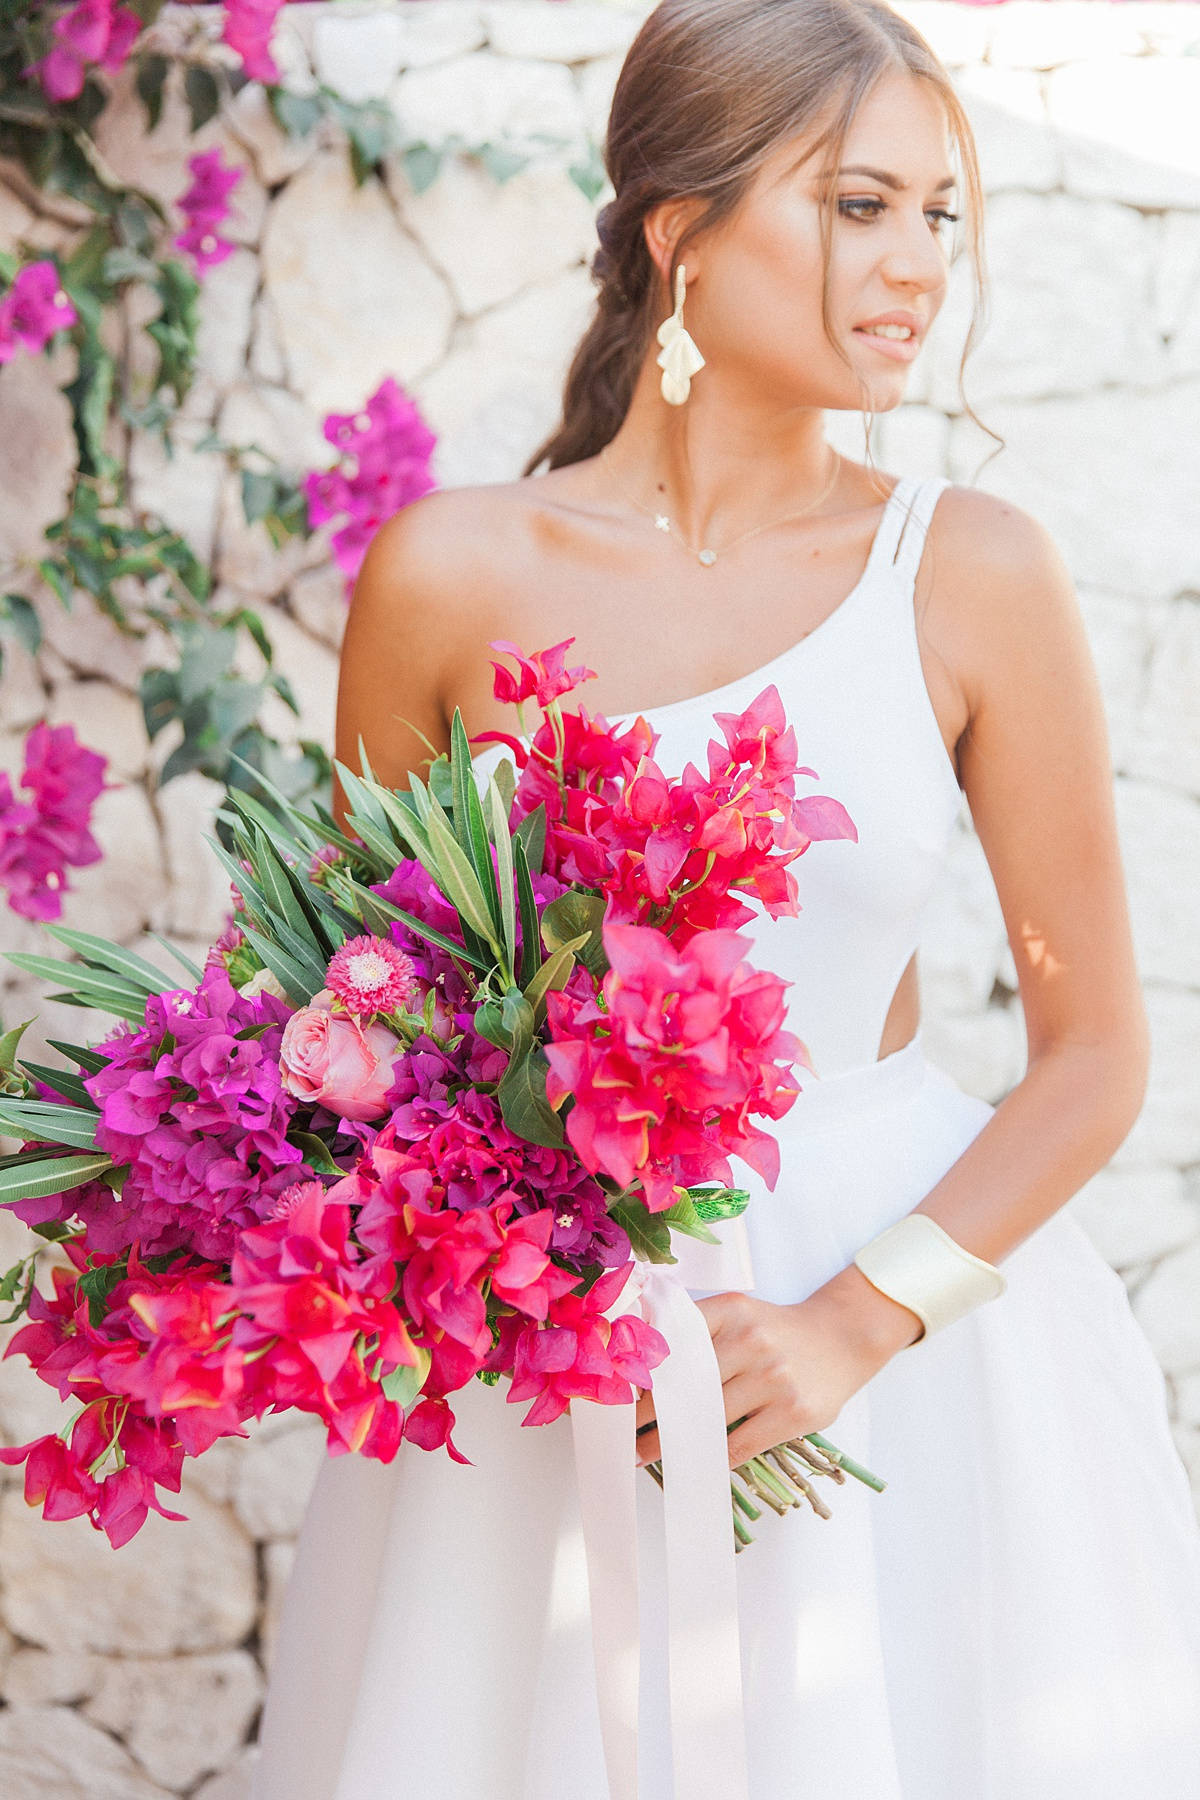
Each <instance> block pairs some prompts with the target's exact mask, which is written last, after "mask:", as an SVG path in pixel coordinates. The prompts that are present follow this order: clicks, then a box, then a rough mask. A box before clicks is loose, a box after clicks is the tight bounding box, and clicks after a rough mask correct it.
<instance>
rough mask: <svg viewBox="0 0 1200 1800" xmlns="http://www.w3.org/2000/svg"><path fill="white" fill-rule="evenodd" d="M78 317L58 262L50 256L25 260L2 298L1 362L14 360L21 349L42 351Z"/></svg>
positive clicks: (38, 352)
mask: <svg viewBox="0 0 1200 1800" xmlns="http://www.w3.org/2000/svg"><path fill="white" fill-rule="evenodd" d="M78 318H79V314H78V313H77V312H76V310H75V308H74V306H73V305H72V303H71V300H70V299H69V297H68V295H67V294H66V292H65V290H64V289H63V287H62V285H61V283H60V281H59V275H58V270H57V268H56V267H55V265H54V264H53V263H52V262H50V261H49V260H48V259H43V260H42V261H41V262H34V263H26V265H25V267H24V268H23V269H18V270H17V273H16V275H15V276H14V278H13V283H12V286H11V287H10V288H9V290H8V292H7V293H6V294H5V295H4V298H3V299H2V300H0V363H6V362H11V361H12V359H13V357H14V356H16V354H17V352H18V351H19V350H25V351H28V352H29V354H30V355H31V356H38V355H40V353H41V352H42V351H43V350H44V349H45V348H46V345H47V344H48V343H49V342H50V339H51V338H52V337H53V336H54V334H55V332H56V331H65V330H66V328H67V326H68V325H74V324H75V323H76V321H77V320H78Z"/></svg>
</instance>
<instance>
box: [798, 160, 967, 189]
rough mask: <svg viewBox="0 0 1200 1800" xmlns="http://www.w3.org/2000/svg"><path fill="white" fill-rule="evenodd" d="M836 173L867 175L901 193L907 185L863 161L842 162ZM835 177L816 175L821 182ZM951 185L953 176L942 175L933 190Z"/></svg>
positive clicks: (885, 171) (894, 176)
mask: <svg viewBox="0 0 1200 1800" xmlns="http://www.w3.org/2000/svg"><path fill="white" fill-rule="evenodd" d="M837 175H869V176H870V177H871V180H872V181H878V182H881V183H882V185H883V186H884V187H890V188H894V189H895V190H896V192H897V193H901V194H902V193H904V192H905V190H906V189H907V187H908V183H907V182H906V181H901V179H900V177H899V176H898V175H889V174H888V172H887V170H886V169H870V168H868V167H867V166H866V164H865V163H846V164H843V166H842V167H841V168H840V169H839V170H838V171H837ZM836 178H837V176H836V175H819V176H818V177H817V179H818V181H821V182H830V181H834V180H836ZM953 186H954V176H953V175H943V176H942V179H941V180H940V181H938V182H935V183H934V186H933V192H934V193H935V194H938V193H941V191H942V189H943V188H952V187H953Z"/></svg>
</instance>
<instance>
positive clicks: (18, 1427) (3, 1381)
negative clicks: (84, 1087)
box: [0, 1012, 84, 1485]
mask: <svg viewBox="0 0 1200 1800" xmlns="http://www.w3.org/2000/svg"><path fill="white" fill-rule="evenodd" d="M12 1016H13V1017H14V1018H20V1016H21V1015H20V1014H16V1013H14V1014H13V1015H12ZM25 1016H26V1017H28V1015H27V1014H26V1015H25ZM75 1016H76V1018H77V1019H82V1018H83V1016H84V1015H83V1014H82V1013H81V1012H77V1013H76V1015H75ZM32 1035H33V1034H32V1032H29V1031H27V1032H26V1033H25V1036H24V1038H23V1039H22V1040H21V1047H22V1049H24V1047H25V1046H26V1045H27V1044H28V1042H29V1039H30V1038H31V1037H32ZM29 1054H30V1056H34V1052H33V1051H32V1050H30V1051H29ZM34 1060H35V1061H39V1060H40V1058H38V1057H36V1056H34ZM36 1247H37V1239H36V1238H35V1237H34V1235H33V1233H32V1232H26V1242H25V1243H24V1244H23V1245H22V1246H21V1247H20V1248H19V1249H18V1251H17V1256H28V1255H29V1253H30V1252H31V1251H32V1250H34V1249H36ZM16 1260H17V1257H16V1256H14V1257H13V1258H12V1259H11V1261H13V1262H15V1261H16ZM8 1267H9V1260H8V1259H6V1260H5V1268H8ZM23 1323H24V1321H23V1320H17V1321H16V1323H15V1324H12V1325H6V1326H5V1327H4V1328H3V1333H4V1340H5V1342H6V1343H7V1341H8V1340H9V1339H10V1338H11V1337H12V1336H13V1335H14V1334H15V1333H16V1332H17V1331H18V1330H19V1329H20V1327H21V1325H22V1324H23ZM69 1417H70V1413H69V1411H68V1408H67V1407H66V1405H65V1404H64V1403H63V1401H61V1400H60V1399H59V1397H58V1391H57V1389H55V1388H52V1387H51V1386H50V1384H49V1382H47V1381H42V1380H41V1379H40V1378H39V1377H38V1376H37V1375H36V1374H35V1373H34V1371H33V1367H32V1365H31V1364H30V1363H29V1362H28V1361H27V1360H26V1359H25V1357H23V1356H9V1357H6V1358H5V1359H4V1361H3V1363H0V1437H3V1440H4V1442H5V1443H6V1444H28V1443H31V1442H32V1441H33V1439H34V1438H38V1437H45V1436H46V1434H47V1433H48V1432H51V1431H61V1429H62V1427H63V1425H64V1424H65V1423H66V1421H67V1419H68V1418H69ZM8 1472H9V1471H7V1470H6V1473H8ZM13 1479H14V1481H15V1482H16V1483H17V1484H18V1485H20V1484H21V1483H23V1481H24V1479H25V1472H24V1469H23V1468H20V1469H17V1470H16V1471H15V1473H14V1476H13Z"/></svg>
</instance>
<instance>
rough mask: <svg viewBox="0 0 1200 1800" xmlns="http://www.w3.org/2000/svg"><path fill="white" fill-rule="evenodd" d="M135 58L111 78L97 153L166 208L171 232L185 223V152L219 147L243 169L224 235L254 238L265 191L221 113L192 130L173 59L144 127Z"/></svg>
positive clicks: (226, 161)
mask: <svg viewBox="0 0 1200 1800" xmlns="http://www.w3.org/2000/svg"><path fill="white" fill-rule="evenodd" d="M135 82H136V66H135V61H134V59H131V60H130V61H129V62H127V63H126V64H125V66H124V68H122V69H120V70H119V71H118V72H117V73H116V74H115V75H114V76H112V78H111V83H110V96H111V97H110V99H109V102H108V105H107V106H106V107H105V108H104V110H103V111H102V112H101V113H100V114H99V115H98V116H97V118H96V121H95V124H94V125H93V127H92V134H93V136H94V138H95V140H96V145H97V147H98V149H99V150H100V152H101V154H102V155H103V156H104V157H105V159H106V161H107V162H108V163H109V165H110V166H111V168H112V169H113V170H114V171H115V172H116V174H117V175H118V177H119V178H120V179H121V180H122V181H125V182H128V183H129V184H130V185H132V186H134V187H138V188H141V189H143V190H144V191H145V192H147V193H151V194H153V195H154V196H155V198H156V199H157V200H159V201H161V203H162V204H163V206H165V207H166V208H167V211H168V217H169V218H170V220H171V230H172V235H173V234H174V232H176V231H179V230H181V229H182V227H183V222H184V220H183V214H182V213H181V212H180V211H179V201H180V198H181V197H182V195H183V194H184V193H185V192H186V190H187V188H188V187H189V186H190V185H191V181H192V173H191V170H190V169H189V167H188V159H189V157H192V156H196V155H198V154H200V153H201V152H202V151H208V150H215V149H218V148H219V149H220V150H221V151H222V158H221V161H222V166H223V167H226V168H228V167H230V166H232V167H235V168H238V169H240V170H241V180H240V181H238V183H237V184H236V186H235V187H234V188H233V189H232V190H231V192H230V194H229V198H228V206H229V216H228V218H227V219H225V220H224V222H223V223H222V226H221V235H222V237H225V238H228V239H230V240H231V241H232V242H234V243H237V244H254V243H257V241H258V235H259V231H260V228H261V225H262V217H263V210H264V208H265V206H266V191H265V189H264V188H263V185H262V183H261V182H260V180H259V178H258V175H257V173H256V172H255V169H254V165H253V163H252V161H251V159H250V156H249V153H248V151H247V150H246V149H245V147H244V146H243V145H242V144H241V143H240V142H239V141H238V140H237V139H236V138H234V137H233V136H232V134H231V133H230V132H229V131H228V130H227V129H226V126H225V123H224V120H223V118H222V115H221V114H220V113H217V114H216V115H215V117H213V118H211V119H209V120H208V121H207V122H206V123H205V124H204V125H202V126H201V127H200V129H199V131H196V132H193V130H192V115H191V111H190V109H189V107H188V104H187V101H186V99H185V97H184V92H183V65H182V63H181V62H178V61H175V62H172V63H171V64H170V66H169V68H168V72H167V79H166V81H165V82H164V83H163V103H162V112H161V114H160V116H159V121H158V124H157V126H156V127H155V129H154V130H153V131H152V132H150V133H147V131H146V109H145V107H144V106H143V105H142V102H141V100H140V99H139V97H138V93H137V88H136V85H135Z"/></svg>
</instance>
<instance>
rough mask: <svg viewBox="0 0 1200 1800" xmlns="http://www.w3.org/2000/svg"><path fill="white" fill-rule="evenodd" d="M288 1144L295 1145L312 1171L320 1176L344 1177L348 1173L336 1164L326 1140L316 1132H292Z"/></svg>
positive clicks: (289, 1134)
mask: <svg viewBox="0 0 1200 1800" xmlns="http://www.w3.org/2000/svg"><path fill="white" fill-rule="evenodd" d="M288 1143H289V1144H295V1146H296V1148H297V1150H299V1151H300V1153H301V1155H302V1156H303V1157H304V1160H305V1162H306V1163H307V1164H308V1166H309V1168H310V1169H313V1170H315V1172H316V1173H317V1174H318V1175H344V1174H345V1173H346V1171H345V1169H343V1168H342V1167H341V1166H340V1165H339V1164H338V1163H335V1162H334V1160H333V1156H332V1154H331V1153H330V1149H329V1146H328V1144H327V1143H326V1142H325V1140H324V1138H320V1137H318V1136H317V1134H316V1132H315V1131H292V1132H289V1133H288Z"/></svg>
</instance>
